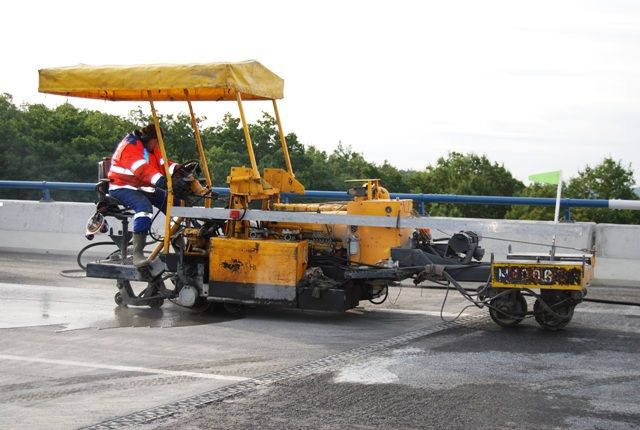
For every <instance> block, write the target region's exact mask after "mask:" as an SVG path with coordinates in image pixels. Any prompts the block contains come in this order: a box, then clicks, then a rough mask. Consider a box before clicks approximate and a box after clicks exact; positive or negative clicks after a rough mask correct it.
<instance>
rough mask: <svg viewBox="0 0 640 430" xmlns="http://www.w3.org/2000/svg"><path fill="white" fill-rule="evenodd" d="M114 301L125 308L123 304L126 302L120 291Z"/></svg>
mask: <svg viewBox="0 0 640 430" xmlns="http://www.w3.org/2000/svg"><path fill="white" fill-rule="evenodd" d="M113 300H114V301H115V302H116V305H118V306H124V305H123V304H122V303H123V302H124V300H123V299H122V294H121V293H120V291H118V292H117V293H116V295H115V296H113Z"/></svg>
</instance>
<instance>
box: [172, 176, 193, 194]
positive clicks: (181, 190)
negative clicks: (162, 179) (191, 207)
mask: <svg viewBox="0 0 640 430" xmlns="http://www.w3.org/2000/svg"><path fill="white" fill-rule="evenodd" d="M171 185H172V186H173V195H174V196H176V198H178V199H184V198H185V197H187V196H189V195H190V194H191V181H190V180H187V179H185V178H173V180H172V181H171Z"/></svg>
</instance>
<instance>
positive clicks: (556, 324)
mask: <svg viewBox="0 0 640 430" xmlns="http://www.w3.org/2000/svg"><path fill="white" fill-rule="evenodd" d="M547 305H549V306H550V307H551V308H552V309H553V312H554V313H555V314H554V313H551V312H550V311H549V310H548V309H546V308H545V307H544V306H542V303H540V300H536V302H535V304H534V305H533V315H534V317H535V318H536V321H537V322H538V324H540V327H542V328H543V329H545V330H550V331H556V330H560V329H562V328H564V327H566V326H567V324H569V322H570V321H571V319H572V318H573V310H574V309H575V305H573V304H570V303H562V304H558V305H555V306H554V305H550V304H549V303H547Z"/></svg>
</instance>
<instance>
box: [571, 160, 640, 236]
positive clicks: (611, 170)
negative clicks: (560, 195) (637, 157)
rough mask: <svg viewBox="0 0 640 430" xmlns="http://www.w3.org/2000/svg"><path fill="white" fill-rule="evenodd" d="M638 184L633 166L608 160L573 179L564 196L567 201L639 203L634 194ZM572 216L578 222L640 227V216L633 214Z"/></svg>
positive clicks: (582, 212) (585, 211)
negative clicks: (636, 183)
mask: <svg viewBox="0 0 640 430" xmlns="http://www.w3.org/2000/svg"><path fill="white" fill-rule="evenodd" d="M634 185H635V180H634V179H633V170H632V169H631V165H629V166H628V167H624V166H623V165H622V162H621V161H615V160H613V159H612V158H611V157H606V158H605V159H604V160H603V161H602V162H601V163H600V164H598V165H597V166H595V167H591V166H587V167H585V169H584V170H581V171H580V172H578V176H576V177H575V178H572V179H571V180H570V181H569V184H568V185H567V188H566V190H565V192H564V195H565V196H566V197H572V198H580V199H605V200H611V199H624V200H637V199H638V196H637V195H636V194H635V193H634V192H633V186H634ZM571 216H572V218H573V219H575V220H577V221H593V222H597V223H611V224H640V212H638V211H629V210H610V209H590V208H575V209H572V210H571Z"/></svg>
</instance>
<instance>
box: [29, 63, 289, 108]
mask: <svg viewBox="0 0 640 430" xmlns="http://www.w3.org/2000/svg"><path fill="white" fill-rule="evenodd" d="M38 73H39V75H40V85H39V88H38V90H39V91H40V92H43V93H50V94H59V95H63V96H71V97H84V98H91V99H105V100H130V101H147V100H149V94H148V91H151V99H152V100H154V101H162V100H187V99H188V100H194V101H195V100H213V101H218V100H236V93H237V92H239V93H240V95H241V96H242V98H243V99H246V100H265V99H267V100H270V99H281V98H282V97H283V87H284V81H283V80H282V78H280V77H279V76H278V75H276V74H275V73H273V72H271V71H270V70H269V69H267V68H266V67H264V66H263V65H262V64H260V63H259V62H257V61H253V60H251V61H243V62H239V63H209V64H179V65H178V64H149V65H134V66H87V65H78V66H72V67H57V68H53V69H41V70H39V71H38ZM185 90H187V91H188V97H187V95H186V94H185Z"/></svg>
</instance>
